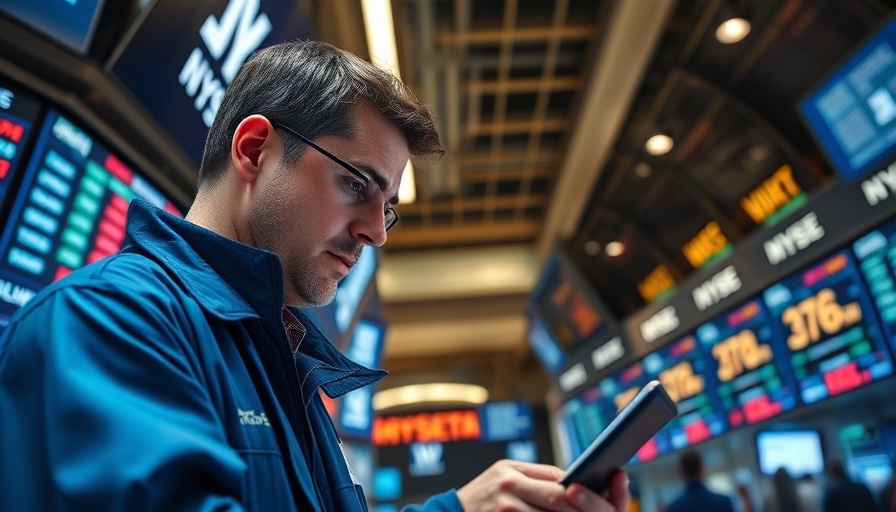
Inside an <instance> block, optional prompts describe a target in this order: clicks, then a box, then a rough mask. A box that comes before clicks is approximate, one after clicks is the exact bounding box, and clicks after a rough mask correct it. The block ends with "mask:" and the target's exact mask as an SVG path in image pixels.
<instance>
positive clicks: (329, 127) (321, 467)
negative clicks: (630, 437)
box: [0, 42, 629, 512]
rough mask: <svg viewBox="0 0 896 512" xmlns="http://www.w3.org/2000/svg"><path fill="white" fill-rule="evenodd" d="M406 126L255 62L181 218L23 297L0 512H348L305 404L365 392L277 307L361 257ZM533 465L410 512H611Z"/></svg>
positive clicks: (10, 367) (212, 134)
mask: <svg viewBox="0 0 896 512" xmlns="http://www.w3.org/2000/svg"><path fill="white" fill-rule="evenodd" d="M441 153H442V144H441V141H440V139H439V136H438V133H437V131H436V130H435V127H434V124H433V120H432V116H431V114H430V112H429V111H428V109H426V107H424V106H423V105H422V104H420V103H419V102H418V101H417V100H416V98H414V97H413V95H412V94H411V93H410V92H409V91H408V90H407V89H406V88H405V87H404V86H402V85H401V84H400V82H398V81H397V80H395V79H394V78H393V77H392V76H391V75H389V74H387V73H385V72H382V71H380V70H378V69H377V68H375V67H373V66H372V65H370V64H368V63H366V62H364V61H362V60H361V59H358V58H357V57H355V56H353V55H350V54H347V53H346V52H343V51H341V50H338V49H336V48H334V47H332V46H329V45H327V44H324V43H319V42H307V43H302V42H290V43H283V44H280V45H275V46H272V47H270V48H267V49H264V50H261V51H259V52H258V53H256V54H255V55H254V56H253V57H252V58H250V59H249V61H247V63H246V64H245V65H244V67H243V69H242V70H241V71H240V73H239V74H238V75H237V77H236V78H235V79H234V81H233V83H232V84H231V85H230V87H229V88H228V90H227V92H226V94H225V96H224V98H223V100H222V103H221V107H220V110H219V112H218V115H217V117H216V119H215V122H214V123H213V125H212V127H211V129H210V131H209V135H208V140H207V143H206V150H205V154H204V156H203V162H202V166H201V168H200V173H199V190H198V193H197V196H196V199H195V201H194V203H193V205H192V208H191V209H190V211H189V213H188V215H187V217H186V219H185V220H183V219H179V218H176V217H174V216H171V215H168V214H166V213H165V212H163V211H161V210H158V209H155V208H153V207H151V206H150V205H148V204H146V203H140V202H135V203H134V204H132V206H131V209H130V211H129V217H128V230H127V232H128V234H127V238H126V240H125V244H124V247H123V249H122V251H121V253H120V254H118V255H116V256H113V257H111V258H109V259H106V260H103V261H101V262H98V263H97V264H94V265H91V266H88V267H86V268H83V269H81V270H79V271H76V272H74V273H72V274H71V275H70V276H69V277H67V278H66V279H63V280H61V281H59V282H57V283H55V284H53V285H52V286H50V287H48V288H47V289H45V290H44V291H43V292H42V293H40V294H39V295H38V296H36V297H35V298H34V299H32V300H31V301H30V302H29V303H28V304H27V305H26V306H25V307H24V308H22V309H21V310H20V311H19V312H18V313H17V315H15V317H14V318H13V319H12V321H11V322H10V325H9V327H8V328H7V330H6V332H5V333H4V335H3V337H2V338H0V415H2V416H0V417H2V421H3V427H2V430H0V432H2V434H0V453H2V454H3V455H2V457H0V474H2V475H3V477H2V478H0V510H10V511H12V510H16V511H19V510H22V511H25V510H27V511H32V510H35V511H36V510H41V511H44V510H103V511H115V510H127V511H137V510H165V511H171V510H190V511H196V510H258V511H265V510H270V511H278V512H279V511H287V510H303V511H306V510H335V511H351V510H365V509H366V506H365V500H364V496H363V493H362V492H361V489H360V487H359V486H357V485H355V484H354V482H353V479H352V476H351V473H350V470H349V469H348V467H347V463H346V461H345V459H344V456H343V455H342V451H341V445H340V444H339V441H338V437H337V435H336V431H335V430H334V428H333V425H332V423H331V421H330V419H329V416H328V415H327V413H326V410H325V409H324V407H323V404H322V401H321V398H320V396H319V393H320V392H324V393H327V394H328V395H329V396H331V397H336V396H340V395H342V394H344V393H347V392H349V391H351V390H353V389H357V388H359V387H362V386H366V385H369V384H372V383H373V382H376V381H377V380H379V379H380V378H382V377H383V376H384V375H385V372H382V371H375V370H370V369H367V368H363V367H360V366H358V365H356V364H355V363H353V362H351V361H349V360H348V359H346V358H345V357H344V356H343V355H341V354H340V353H339V352H337V351H336V350H335V349H334V348H333V347H332V346H331V345H330V344H329V342H327V340H326V339H324V337H323V336H322V335H321V333H320V332H319V331H317V330H316V329H315V327H314V325H313V324H311V323H310V322H309V321H308V320H307V319H306V318H305V317H304V316H303V315H302V313H301V312H300V311H299V310H297V309H295V307H296V306H319V305H323V304H327V303H328V302H330V301H331V300H332V299H333V297H334V295H335V293H336V286H337V283H338V282H339V281H340V280H341V279H342V278H344V277H345V276H346V274H347V273H348V272H349V270H351V268H352V266H353V265H354V264H355V262H356V261H357V260H358V256H359V254H360V252H361V249H362V248H363V247H364V246H365V245H373V246H380V245H382V244H383V243H385V241H386V231H387V230H388V229H389V228H390V227H392V226H393V225H394V224H395V222H396V221H397V215H396V214H395V211H394V210H393V205H394V204H395V202H396V199H395V198H396V195H397V191H398V186H399V180H400V177H401V172H402V170H403V169H404V166H405V163H406V162H407V160H408V159H409V157H410V156H415V157H418V156H419V157H426V156H433V155H436V156H440V155H441ZM561 473H562V472H561V470H560V469H558V468H555V467H553V466H545V465H537V464H524V463H518V462H511V461H500V462H498V463H496V464H495V465H494V466H492V467H491V468H490V469H488V470H486V471H485V472H484V473H483V474H482V475H480V476H479V477H477V478H475V479H474V480H472V481H471V482H470V483H468V484H467V485H465V486H464V487H462V488H460V489H458V490H457V491H453V490H452V491H448V492H446V493H444V494H440V495H438V496H435V497H433V498H431V499H430V500H428V501H427V502H426V503H424V504H423V505H422V506H421V507H419V509H421V510H440V511H442V510H444V511H450V510H461V508H463V509H464V510H490V509H495V508H504V509H514V510H536V509H537V510H562V511H572V510H601V511H607V512H609V511H611V510H616V511H621V510H623V509H625V507H626V506H627V503H628V500H629V493H628V490H627V487H626V486H627V477H626V476H625V474H624V473H621V472H620V473H619V474H618V475H616V477H615V479H614V481H613V484H612V487H611V491H610V492H609V493H608V494H607V495H606V498H604V497H601V496H598V495H596V494H595V493H592V492H590V491H588V490H587V489H585V488H583V487H581V486H576V485H573V486H570V487H569V488H568V489H566V488H563V487H562V486H561V485H560V484H559V483H558V480H559V478H560V476H561Z"/></svg>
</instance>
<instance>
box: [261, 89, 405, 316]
mask: <svg viewBox="0 0 896 512" xmlns="http://www.w3.org/2000/svg"><path fill="white" fill-rule="evenodd" d="M355 113H356V125H357V128H358V130H357V134H356V135H355V136H353V137H343V136H336V135H325V136H321V137H318V138H316V139H314V142H315V143H317V144H318V145H319V146H320V147H322V148H324V149H325V150H327V151H328V152H330V153H331V154H333V155H334V156H336V157H338V158H340V159H342V160H343V161H345V162H347V163H349V164H351V165H353V166H354V167H355V168H357V169H358V170H360V171H361V172H362V173H363V174H364V175H365V176H367V177H368V178H370V183H369V184H366V186H367V187H368V191H369V193H368V194H367V197H366V198H364V199H362V198H361V197H360V196H359V195H358V193H357V191H358V190H359V189H358V184H359V182H360V180H359V178H357V177H356V176H354V175H353V174H352V173H350V172H349V171H348V170H346V169H344V168H343V167H342V166H340V165H339V164H338V163H336V162H334V161H333V160H332V159H330V158H329V157H327V156H325V155H324V154H322V153H320V152H319V151H317V150H315V149H314V148H312V147H310V146H306V147H305V148H304V150H303V152H302V155H301V157H300V158H299V160H298V161H297V162H296V163H295V164H291V165H290V164H285V163H284V162H283V160H282V159H281V160H280V162H277V163H271V164H270V165H269V166H268V168H267V169H266V170H265V171H266V172H263V173H262V175H261V176H260V178H259V183H258V184H257V186H258V187H259V188H258V190H257V191H256V193H255V199H254V200H253V201H252V202H251V203H250V207H249V209H248V211H247V219H246V222H247V228H248V229H249V232H250V234H251V236H252V239H253V244H254V245H255V246H257V247H260V248H263V249H267V250H270V251H273V252H275V253H277V254H278V255H279V256H280V258H281V260H282V264H283V273H284V286H285V290H284V292H285V296H284V298H285V300H286V303H287V304H289V305H295V306H321V305H324V304H328V303H329V302H331V301H332V300H333V298H334V297H335V296H336V287H337V284H338V283H339V281H340V280H342V279H343V278H344V277H345V276H346V275H347V274H348V272H349V270H350V269H351V267H352V266H353V265H354V264H355V262H357V261H358V258H359V257H360V255H361V249H362V248H363V247H364V246H365V245H374V246H381V245H383V243H385V241H386V232H385V225H384V218H383V216H384V210H385V208H386V207H387V206H389V203H390V201H394V200H395V199H394V198H396V197H397V195H398V185H399V181H400V179H401V173H402V171H403V170H404V167H405V164H406V163H407V161H408V158H409V152H408V148H407V144H406V142H405V141H404V138H403V137H402V136H401V134H400V133H399V131H398V130H397V129H396V128H395V127H394V126H392V125H391V124H390V123H389V122H388V121H387V120H386V119H385V118H384V117H383V116H382V114H380V113H379V112H377V111H376V110H375V109H373V108H372V107H370V106H368V105H366V104H360V105H359V106H358V107H356V109H355ZM278 133H279V135H274V137H278V136H279V137H289V136H290V135H288V134H286V133H283V131H282V130H281V131H280V132H278ZM279 150H280V152H281V156H282V143H281V144H280V145H279Z"/></svg>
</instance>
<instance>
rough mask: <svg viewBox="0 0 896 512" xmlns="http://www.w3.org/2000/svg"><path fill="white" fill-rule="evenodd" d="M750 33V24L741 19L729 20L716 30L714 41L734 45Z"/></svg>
mask: <svg viewBox="0 0 896 512" xmlns="http://www.w3.org/2000/svg"><path fill="white" fill-rule="evenodd" d="M749 33H750V22H749V21H747V20H745V19H743V18H731V19H730V20H726V21H724V22H723V23H722V24H721V25H719V28H717V29H716V39H718V40H719V42H720V43H724V44H734V43H736V42H738V41H740V40H741V39H743V38H745V37H747V34H749Z"/></svg>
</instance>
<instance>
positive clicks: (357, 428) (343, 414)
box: [336, 319, 386, 439]
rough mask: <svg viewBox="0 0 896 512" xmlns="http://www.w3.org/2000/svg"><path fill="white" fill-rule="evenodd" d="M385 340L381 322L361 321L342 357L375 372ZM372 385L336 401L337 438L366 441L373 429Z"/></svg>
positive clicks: (384, 331)
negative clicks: (345, 437) (343, 436)
mask: <svg viewBox="0 0 896 512" xmlns="http://www.w3.org/2000/svg"><path fill="white" fill-rule="evenodd" d="M385 338H386V326H385V324H383V323H382V322H377V321H373V320H369V319H361V320H359V321H358V323H357V324H356V325H355V330H354V332H353V333H352V337H351V341H349V345H348V347H347V348H346V350H345V355H346V356H348V358H349V359H351V360H352V361H354V362H356V363H358V364H360V365H362V366H366V367H367V368H377V367H378V366H379V364H380V357H381V355H382V351H383V344H384V341H385ZM374 391H375V385H370V386H364V387H362V388H358V389H356V390H354V391H349V392H348V393H346V394H345V395H343V396H342V397H340V398H339V399H338V402H339V403H338V404H337V407H338V410H339V413H338V419H337V422H336V424H337V428H338V429H339V432H340V434H343V435H348V436H351V437H358V438H362V439H369V438H370V432H371V428H372V426H373V393H374Z"/></svg>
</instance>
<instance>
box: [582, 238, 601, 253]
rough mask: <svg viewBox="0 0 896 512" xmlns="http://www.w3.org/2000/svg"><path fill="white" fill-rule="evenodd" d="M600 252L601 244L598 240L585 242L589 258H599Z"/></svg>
mask: <svg viewBox="0 0 896 512" xmlns="http://www.w3.org/2000/svg"><path fill="white" fill-rule="evenodd" d="M599 252H600V242H598V241H597V240H588V241H587V242H585V254H587V255H589V256H597V254H598V253H599Z"/></svg>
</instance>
